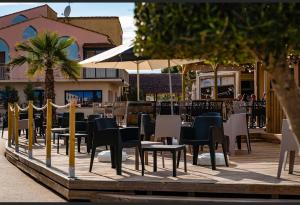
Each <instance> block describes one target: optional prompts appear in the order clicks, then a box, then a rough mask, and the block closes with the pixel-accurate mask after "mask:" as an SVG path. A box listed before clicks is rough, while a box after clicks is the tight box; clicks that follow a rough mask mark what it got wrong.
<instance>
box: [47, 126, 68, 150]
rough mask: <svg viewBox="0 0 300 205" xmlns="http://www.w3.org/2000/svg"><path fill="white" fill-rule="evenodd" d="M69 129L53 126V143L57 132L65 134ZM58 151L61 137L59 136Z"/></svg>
mask: <svg viewBox="0 0 300 205" xmlns="http://www.w3.org/2000/svg"><path fill="white" fill-rule="evenodd" d="M68 131H69V128H67V127H56V128H52V129H51V132H52V133H53V143H55V134H64V133H66V132H68ZM57 153H59V137H57Z"/></svg>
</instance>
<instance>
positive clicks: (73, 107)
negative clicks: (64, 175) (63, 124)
mask: <svg viewBox="0 0 300 205" xmlns="http://www.w3.org/2000/svg"><path fill="white" fill-rule="evenodd" d="M75 110H76V103H75V101H71V104H70V111H69V112H70V113H69V133H70V136H69V177H75Z"/></svg>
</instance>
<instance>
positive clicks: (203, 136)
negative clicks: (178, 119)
mask: <svg viewBox="0 0 300 205" xmlns="http://www.w3.org/2000/svg"><path fill="white" fill-rule="evenodd" d="M216 143H220V144H222V149H223V154H224V158H225V163H226V166H228V160H227V147H228V142H227V139H226V137H225V136H224V130H223V120H222V117H221V116H198V117H196V118H195V121H194V123H193V126H192V127H182V129H181V136H180V140H179V144H186V145H192V146H193V164H194V165H197V160H198V154H199V146H201V145H208V146H209V151H210V158H211V164H212V169H213V170H215V169H216V161H215V144H216ZM179 159H180V156H179V157H178V160H179Z"/></svg>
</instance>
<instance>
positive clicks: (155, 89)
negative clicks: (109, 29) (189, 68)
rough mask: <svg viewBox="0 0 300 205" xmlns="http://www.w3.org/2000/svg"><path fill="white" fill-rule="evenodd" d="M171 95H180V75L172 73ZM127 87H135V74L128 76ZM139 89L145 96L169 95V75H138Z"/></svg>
mask: <svg viewBox="0 0 300 205" xmlns="http://www.w3.org/2000/svg"><path fill="white" fill-rule="evenodd" d="M171 77H172V89H173V93H181V74H177V73H172V74H171ZM129 85H130V86H131V87H136V74H129ZM140 89H141V90H142V91H143V92H144V93H147V94H150V93H169V92H170V90H169V74H168V73H159V74H140Z"/></svg>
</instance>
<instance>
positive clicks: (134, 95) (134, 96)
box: [127, 86, 146, 101]
mask: <svg viewBox="0 0 300 205" xmlns="http://www.w3.org/2000/svg"><path fill="white" fill-rule="evenodd" d="M145 99H146V95H145V94H144V92H143V90H142V89H140V100H145ZM127 100H129V101H137V89H136V87H134V86H132V87H130V89H129V93H128V94H127Z"/></svg>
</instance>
